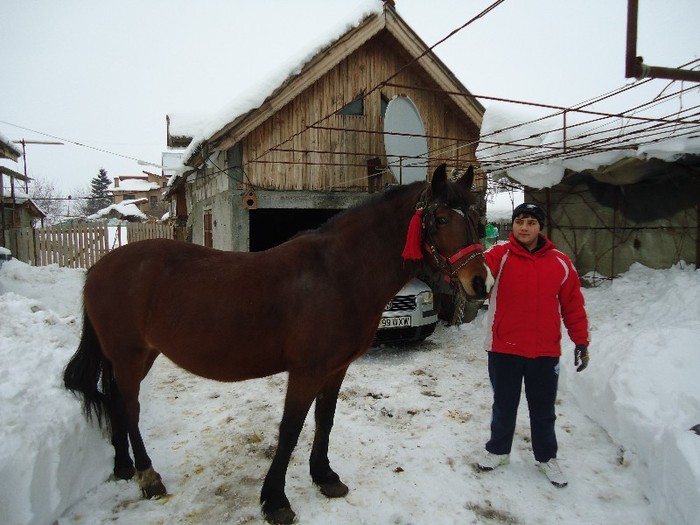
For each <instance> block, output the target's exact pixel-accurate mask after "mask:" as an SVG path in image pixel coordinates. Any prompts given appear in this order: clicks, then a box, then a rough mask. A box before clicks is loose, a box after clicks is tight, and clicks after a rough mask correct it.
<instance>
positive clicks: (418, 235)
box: [401, 208, 423, 261]
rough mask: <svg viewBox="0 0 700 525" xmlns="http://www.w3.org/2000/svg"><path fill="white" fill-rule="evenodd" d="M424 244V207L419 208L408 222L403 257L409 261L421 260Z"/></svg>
mask: <svg viewBox="0 0 700 525" xmlns="http://www.w3.org/2000/svg"><path fill="white" fill-rule="evenodd" d="M422 244H423V208H417V209H416V213H414V214H413V217H411V222H409V223H408V232H406V244H405V245H404V247H403V252H402V253H401V257H403V258H404V260H407V261H420V260H421V259H422V258H423V251H422V250H421V246H422Z"/></svg>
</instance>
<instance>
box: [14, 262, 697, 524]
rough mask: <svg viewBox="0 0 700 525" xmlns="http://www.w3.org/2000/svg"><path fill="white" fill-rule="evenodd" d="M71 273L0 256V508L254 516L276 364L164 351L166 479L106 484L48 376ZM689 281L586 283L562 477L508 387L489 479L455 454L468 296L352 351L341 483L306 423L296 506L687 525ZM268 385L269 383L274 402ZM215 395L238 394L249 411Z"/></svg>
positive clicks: (464, 443)
mask: <svg viewBox="0 0 700 525" xmlns="http://www.w3.org/2000/svg"><path fill="white" fill-rule="evenodd" d="M84 274H85V272H84V271H82V270H70V269H60V268H58V267H56V266H49V267H41V268H34V267H30V266H28V265H26V264H23V263H21V262H19V261H16V260H11V261H8V262H6V263H5V264H3V266H2V268H0V315H1V316H2V319H3V320H4V322H3V323H2V324H0V422H2V424H1V425H0V522H2V523H3V525H50V524H52V523H55V522H57V523H58V524H59V525H68V524H72V523H76V522H79V523H83V524H84V525H100V524H103V523H108V522H112V521H114V520H115V514H114V513H115V512H118V513H119V518H118V519H119V521H120V522H124V523H135V522H148V523H155V522H161V523H176V522H181V521H182V519H183V517H184V516H186V515H189V514H192V515H193V516H194V515H200V516H201V517H202V519H203V520H204V521H201V520H200V522H202V523H223V522H235V521H236V520H239V522H242V521H243V520H246V522H250V523H261V521H258V520H259V509H258V507H257V496H258V493H259V489H260V485H259V480H260V479H261V478H262V476H263V475H264V470H265V469H266V468H267V465H268V462H269V457H268V456H267V455H266V454H267V451H268V449H269V447H271V446H272V445H273V443H274V439H275V437H276V436H275V434H276V428H277V424H278V422H279V410H280V409H281V402H282V401H281V400H282V398H283V389H284V383H285V381H284V377H283V376H273V377H272V378H267V379H264V380H257V381H253V382H246V383H237V384H223V383H218V382H213V381H209V382H207V381H205V380H201V379H198V378H195V377H194V376H191V375H188V374H186V373H184V372H181V371H179V370H178V369H176V368H175V367H174V366H172V365H169V364H168V362H167V361H162V363H161V365H159V366H158V367H156V370H155V375H154V376H152V377H151V378H150V379H149V381H146V383H145V386H144V389H145V390H147V391H148V390H149V389H150V394H151V396H146V397H147V398H148V399H149V402H148V403H145V408H144V409H145V410H146V411H147V412H148V417H147V418H145V420H148V421H150V424H147V423H146V422H144V425H146V426H145V427H144V431H145V432H146V433H147V434H148V435H149V436H150V439H149V442H151V443H152V452H153V455H154V461H155V462H156V463H157V464H158V465H161V468H162V471H163V473H164V474H165V475H166V478H165V479H166V481H167V484H168V487H169V489H170V490H172V492H173V494H172V496H171V498H170V499H165V500H163V501H162V502H159V503H158V504H154V502H143V501H140V500H139V498H138V489H137V488H136V487H135V484H134V483H126V482H119V483H103V481H104V480H105V479H107V478H108V476H109V474H110V472H111V468H112V459H111V458H112V452H111V446H110V445H109V444H108V443H107V441H106V440H104V439H103V438H102V437H101V435H100V434H99V432H98V431H96V430H94V429H92V428H90V426H89V425H87V423H86V422H85V420H84V418H83V417H82V414H81V413H80V409H79V404H78V403H77V402H76V400H75V399H74V398H73V397H72V395H71V394H69V393H67V392H66V391H65V390H64V389H63V387H62V380H61V372H62V370H63V367H64V366H65V363H66V362H67V360H68V359H69V358H70V356H71V355H72V353H73V351H74V349H75V348H76V346H77V343H78V337H79V330H80V301H79V296H80V289H81V286H82V282H83V278H84ZM699 293H700V272H698V271H696V270H695V269H694V268H693V267H692V266H685V265H677V266H676V267H674V268H671V269H668V270H650V269H648V268H645V267H643V266H640V265H634V266H633V267H632V268H630V270H629V271H628V272H627V273H625V274H624V275H622V276H621V277H620V278H618V279H616V280H615V281H613V282H612V283H607V284H605V285H603V286H600V287H599V288H593V289H586V290H585V291H584V294H585V297H586V302H587V307H588V313H589V317H590V320H591V326H592V343H591V356H592V358H591V364H590V365H589V368H588V369H587V370H586V371H585V372H584V373H581V374H577V373H576V372H575V371H574V367H573V366H572V365H573V352H572V345H571V343H570V342H569V341H568V340H567V339H566V338H565V342H564V344H563V352H564V354H563V359H564V361H565V362H564V363H563V366H562V370H563V374H562V381H561V387H560V397H561V400H560V401H561V403H562V404H558V428H559V438H560V445H561V451H560V452H561V454H560V456H561V458H560V463H561V464H562V465H563V467H564V468H565V470H566V471H567V474H568V475H569V476H570V486H569V488H567V489H566V490H565V491H561V490H559V489H554V488H553V487H551V486H549V485H547V484H546V483H545V482H544V480H543V479H541V475H538V473H537V472H536V470H535V469H534V467H532V463H531V461H532V460H531V451H530V450H529V445H528V443H527V441H526V440H523V435H527V419H526V418H527V416H526V411H525V407H524V403H523V406H522V407H521V410H520V415H519V421H518V428H519V431H518V433H517V434H516V438H517V439H516V441H517V442H516V443H515V448H514V455H513V461H512V462H511V465H509V467H508V468H507V469H503V471H499V472H495V473H489V474H486V475H484V474H477V473H475V472H474V471H472V469H471V467H470V464H471V462H473V461H474V459H475V457H474V456H475V454H479V453H480V450H481V449H482V447H483V442H484V441H485V440H486V438H487V432H488V418H489V407H490V390H489V388H488V381H487V379H486V372H485V356H484V352H483V350H482V348H483V340H484V337H485V324H486V323H485V321H484V317H485V316H484V315H483V312H480V314H479V316H478V317H477V319H476V320H475V321H474V322H472V323H470V324H468V325H462V326H461V327H457V328H454V327H453V328H446V327H439V329H438V330H437V331H436V333H435V335H434V336H433V337H431V338H430V339H428V341H426V343H424V345H423V346H422V347H420V348H419V349H417V350H413V351H411V350H401V351H396V352H393V351H391V350H390V351H387V352H380V353H379V354H378V355H377V356H371V355H370V356H367V357H366V358H363V359H361V360H360V361H358V362H357V363H356V364H354V365H353V366H352V367H351V370H350V371H351V373H350V374H349V377H348V379H347V381H346V384H344V387H343V392H342V394H343V395H342V399H341V401H340V402H339V410H340V412H341V413H342V417H338V418H337V422H336V432H335V434H334V435H335V439H334V447H333V450H332V453H333V455H334V456H335V457H336V458H337V459H336V461H338V462H339V470H341V471H342V472H344V473H346V474H347V475H348V481H350V480H353V483H354V492H351V494H350V495H349V496H348V498H346V499H341V500H338V501H329V500H326V499H325V498H321V497H319V496H318V495H317V494H316V492H315V491H314V490H313V488H312V487H310V486H309V484H308V479H307V478H308V467H307V466H306V465H305V460H306V458H307V457H308V450H304V449H303V447H304V446H305V445H304V444H305V443H308V442H310V438H309V436H308V433H309V432H310V431H311V430H310V428H308V427H310V426H313V425H308V424H307V428H306V430H305V432H306V434H304V436H302V440H301V441H300V443H301V444H300V447H302V448H300V450H299V451H297V452H295V458H296V459H295V460H294V461H293V462H292V465H291V467H290V472H291V474H290V478H289V484H288V486H289V487H290V491H292V493H293V498H294V501H293V505H294V506H295V508H296V510H297V511H298V512H299V513H300V522H303V523H306V524H307V525H321V524H325V523H328V520H329V519H330V520H331V521H334V522H342V521H343V520H345V522H346V523H348V522H353V523H360V522H367V523H369V522H371V523H390V522H391V523H409V522H411V523H425V522H428V521H430V522H431V523H445V524H448V523H455V522H457V521H459V522H469V521H472V522H476V521H479V522H481V521H483V520H482V517H483V516H486V515H488V514H485V513H494V512H495V513H496V514H494V515H498V516H502V517H505V518H507V519H511V520H512V521H513V522H515V521H518V522H522V523H541V524H542V525H550V524H551V525H554V524H558V523H562V522H563V523H582V524H583V523H585V524H596V525H600V524H602V523H638V524H640V525H651V523H652V521H651V519H650V518H649V513H652V514H653V515H654V520H655V521H656V522H658V523H664V524H666V523H667V524H671V523H673V524H674V525H691V524H692V525H694V524H695V523H696V522H697V516H698V515H699V514H700V437H699V436H697V435H696V434H694V433H692V432H690V431H689V430H688V429H689V428H690V427H691V426H693V425H695V424H697V423H700V389H698V388H697V374H698V370H700V351H699V350H698V348H699V347H698V344H697V342H698V340H699V339H700V304H699V303H698V301H697V297H698V295H699ZM567 360H570V361H567ZM159 362H160V360H159ZM271 387H272V390H271ZM271 391H272V392H273V393H274V395H275V396H277V397H278V398H279V399H275V400H274V401H271V398H270V392H271ZM159 392H160V394H161V395H160V397H158V395H156V394H158V393H159ZM185 392H186V395H185ZM367 392H369V394H368V393H367ZM273 397H274V396H273ZM224 399H238V400H239V401H240V399H245V400H246V401H244V402H243V405H245V406H247V407H248V408H249V409H250V410H248V411H246V410H241V408H242V407H240V406H238V407H233V408H232V406H231V403H229V402H228V401H223V402H222V400H224ZM234 409H235V410H234ZM584 414H585V416H584ZM586 416H588V417H586ZM261 418H262V419H264V420H265V421H260V419H261ZM588 418H590V419H588ZM591 420H593V421H591ZM594 422H595V423H594ZM598 424H599V425H601V426H602V428H603V429H605V431H606V432H607V434H608V435H609V438H610V439H612V441H613V442H614V444H613V443H610V441H609V438H608V437H607V436H606V435H605V432H604V431H603V430H601V429H600V427H598ZM219 431H221V433H220V434H219ZM348 439H349V440H350V442H348V441H347V440H348ZM343 443H346V445H345V446H343ZM307 446H308V445H307ZM236 447H239V448H240V447H242V449H241V450H239V451H238V453H234V452H230V451H231V450H236ZM617 448H619V450H620V452H619V453H617V452H616V449H617ZM346 449H347V450H346ZM222 451H227V452H225V453H222ZM528 458H530V460H529V461H528ZM397 465H398V466H400V467H401V469H400V471H399V470H398V467H397ZM200 473H203V475H201V476H200V475H199V474H200ZM368 473H369V474H368ZM399 478H400V479H399ZM241 479H243V480H244V483H239V481H240V480H241ZM639 482H641V487H640V486H639ZM93 487H98V488H97V489H96V490H90V489H92V488H93ZM217 487H218V488H217ZM548 489H549V490H548ZM642 490H643V491H644V494H645V496H646V498H647V499H648V500H649V501H650V504H647V503H646V502H645V501H644V498H642V496H641V492H642ZM219 492H221V495H222V497H219ZM223 496H227V497H225V498H224V497H223ZM228 496H230V497H228ZM290 497H292V494H290ZM465 501H466V502H467V503H465ZM73 504H75V505H73ZM71 506H72V507H71ZM69 507H71V509H70V510H66V509H68V508H69ZM207 517H208V518H211V519H208V518H207ZM505 518H504V519H505Z"/></svg>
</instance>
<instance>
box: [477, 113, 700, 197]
mask: <svg viewBox="0 0 700 525" xmlns="http://www.w3.org/2000/svg"><path fill="white" fill-rule="evenodd" d="M577 118H578V120H579V121H582V120H583V119H582V118H581V117H572V116H571V115H568V116H567V130H566V137H565V136H564V131H563V125H564V121H563V117H562V115H561V114H557V115H556V116H545V117H543V116H539V115H537V114H535V113H533V112H532V111H528V110H524V109H522V108H516V109H513V108H512V107H507V108H506V107H504V106H499V105H494V106H490V107H489V108H487V109H486V112H485V113H484V118H483V122H482V125H481V138H480V140H479V146H478V148H477V150H476V156H477V159H478V160H479V162H481V163H482V164H483V165H484V166H487V167H488V168H489V171H491V172H493V173H494V174H495V175H499V174H500V173H503V172H505V174H507V175H508V177H510V178H512V179H513V180H516V181H518V182H519V183H520V184H524V185H526V186H529V187H531V188H537V189H541V188H551V187H552V186H554V185H556V184H558V183H559V182H561V180H562V178H563V177H564V171H565V170H567V169H569V170H573V171H584V170H587V169H592V170H595V169H598V168H600V167H601V166H609V165H611V164H614V163H615V162H617V161H619V160H621V159H623V158H626V157H637V158H640V159H646V158H651V157H654V158H658V159H661V160H666V161H669V162H671V161H674V160H676V159H678V158H679V157H680V156H682V155H685V154H687V153H695V154H700V137H698V136H692V135H684V136H681V137H677V138H672V139H667V140H660V141H659V142H655V143H650V144H645V145H640V146H639V147H638V148H631V147H629V146H631V145H633V142H628V143H626V144H624V145H625V146H627V147H625V148H624V149H623V148H620V149H610V150H608V151H599V152H596V153H591V154H588V155H585V154H582V153H577V154H576V155H573V156H571V157H569V158H563V157H560V156H552V157H551V158H548V157H549V156H550V155H551V154H552V152H553V151H559V150H560V149H561V147H562V145H563V144H566V145H567V147H568V148H569V149H570V150H572V151H575V150H576V148H581V147H587V146H590V143H591V136H594V137H595V138H596V140H597V141H605V140H606V138H612V137H617V136H619V135H622V134H624V132H625V131H624V125H623V124H622V123H620V124H619V126H620V127H617V128H612V127H611V126H610V125H607V126H605V127H603V126H601V125H599V124H598V125H596V123H583V124H582V123H581V122H579V124H577V123H576V119H577ZM629 136H630V139H629V140H630V141H632V140H633V139H634V137H635V135H634V133H630V135H629ZM528 162H530V164H527V163H528ZM513 163H515V165H514V166H511V164H513Z"/></svg>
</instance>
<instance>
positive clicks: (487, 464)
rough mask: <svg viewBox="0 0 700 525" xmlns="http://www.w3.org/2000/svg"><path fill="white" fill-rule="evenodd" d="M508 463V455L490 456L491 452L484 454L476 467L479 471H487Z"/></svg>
mask: <svg viewBox="0 0 700 525" xmlns="http://www.w3.org/2000/svg"><path fill="white" fill-rule="evenodd" d="M509 461H510V455H509V454H491V452H486V455H485V456H484V457H483V458H481V459H480V460H479V461H478V462H477V464H476V466H477V467H479V470H483V471H487V470H493V469H495V468H496V467H500V466H501V465H507V464H508V462H509Z"/></svg>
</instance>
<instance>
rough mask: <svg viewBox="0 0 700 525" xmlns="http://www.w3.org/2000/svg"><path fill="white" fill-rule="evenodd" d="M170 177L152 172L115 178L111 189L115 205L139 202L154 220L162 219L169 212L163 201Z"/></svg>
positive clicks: (141, 208) (140, 206)
mask: <svg viewBox="0 0 700 525" xmlns="http://www.w3.org/2000/svg"><path fill="white" fill-rule="evenodd" d="M167 183H168V177H167V176H165V175H161V174H158V173H152V172H150V171H145V170H144V171H143V174H142V175H121V176H119V177H115V178H114V180H113V181H112V184H111V185H110V187H109V191H110V192H111V193H112V195H113V199H114V204H121V203H122V202H124V201H138V202H137V204H136V205H137V206H138V208H139V210H141V211H142V212H143V213H144V214H146V215H147V216H148V217H149V218H152V219H161V217H163V215H164V214H165V213H166V212H167V211H168V204H167V203H166V202H165V201H163V192H164V188H165V187H166V186H167Z"/></svg>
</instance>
